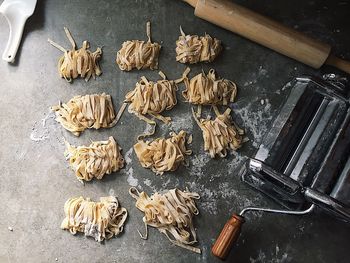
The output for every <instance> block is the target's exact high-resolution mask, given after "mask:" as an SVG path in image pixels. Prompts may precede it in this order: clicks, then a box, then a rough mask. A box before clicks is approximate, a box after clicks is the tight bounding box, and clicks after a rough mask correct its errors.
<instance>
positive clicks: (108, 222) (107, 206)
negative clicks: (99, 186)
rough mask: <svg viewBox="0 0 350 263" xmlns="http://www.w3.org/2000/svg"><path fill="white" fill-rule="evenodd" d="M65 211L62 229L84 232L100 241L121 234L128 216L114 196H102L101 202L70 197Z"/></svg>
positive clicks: (73, 232) (71, 231)
mask: <svg viewBox="0 0 350 263" xmlns="http://www.w3.org/2000/svg"><path fill="white" fill-rule="evenodd" d="M64 213H65V216H66V217H65V218H64V220H63V221H62V224H61V228H62V229H65V230H69V232H70V233H72V234H73V235H75V234H76V233H77V232H82V233H84V235H85V236H91V237H93V238H95V240H96V241H98V242H102V241H103V240H105V239H110V238H112V237H113V236H117V235H119V234H120V233H121V232H122V231H123V228H124V223H125V221H126V218H127V216H128V212H127V210H126V209H125V208H124V207H121V206H120V205H119V202H118V200H117V198H116V197H114V196H108V197H101V198H100V202H93V201H91V200H90V198H83V197H77V198H70V199H68V200H67V201H66V203H65V204H64Z"/></svg>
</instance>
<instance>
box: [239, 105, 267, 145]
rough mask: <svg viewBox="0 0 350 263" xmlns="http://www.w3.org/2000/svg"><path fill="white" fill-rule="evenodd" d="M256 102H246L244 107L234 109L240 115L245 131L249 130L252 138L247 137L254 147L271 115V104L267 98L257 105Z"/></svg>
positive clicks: (257, 143) (265, 128)
mask: <svg viewBox="0 0 350 263" xmlns="http://www.w3.org/2000/svg"><path fill="white" fill-rule="evenodd" d="M257 102H258V101H255V102H252V103H248V104H247V105H246V106H245V107H242V108H237V109H235V111H234V112H235V113H236V114H237V115H239V116H240V117H241V119H242V121H243V127H244V128H245V130H246V132H247V131H248V132H250V133H251V135H252V136H253V138H249V139H250V140H251V141H252V142H253V146H254V147H258V146H259V143H260V142H261V140H262V138H263V136H264V134H265V133H266V131H267V130H268V125H269V124H270V121H271V120H272V117H273V116H272V114H271V104H270V102H269V100H268V99H265V101H264V104H263V105H261V102H260V103H259V104H260V105H259V106H258V105H257ZM261 106H264V107H261ZM256 108H258V111H256Z"/></svg>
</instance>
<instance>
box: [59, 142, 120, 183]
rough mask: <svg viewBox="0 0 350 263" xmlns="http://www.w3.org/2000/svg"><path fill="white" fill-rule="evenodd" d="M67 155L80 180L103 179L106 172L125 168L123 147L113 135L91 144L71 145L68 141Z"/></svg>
mask: <svg viewBox="0 0 350 263" xmlns="http://www.w3.org/2000/svg"><path fill="white" fill-rule="evenodd" d="M66 146H67V149H66V151H65V156H66V158H67V159H68V160H69V165H70V167H71V168H72V170H73V171H74V172H75V175H76V177H77V178H78V179H79V180H84V181H90V180H92V179H93V178H96V179H102V177H103V176H104V175H105V174H110V173H112V172H116V171H118V170H120V169H121V168H123V166H124V158H123V156H122V154H121V148H120V147H119V145H118V144H117V143H116V141H115V140H114V138H113V137H109V139H108V140H107V141H97V142H92V143H91V144H90V145H89V146H78V147H74V146H71V145H70V144H69V143H68V142H66Z"/></svg>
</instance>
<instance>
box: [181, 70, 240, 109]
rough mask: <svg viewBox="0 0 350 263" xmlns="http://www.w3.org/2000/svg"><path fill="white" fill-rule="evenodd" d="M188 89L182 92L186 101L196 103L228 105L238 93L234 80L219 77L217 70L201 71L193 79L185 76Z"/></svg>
mask: <svg viewBox="0 0 350 263" xmlns="http://www.w3.org/2000/svg"><path fill="white" fill-rule="evenodd" d="M184 83H185V86H186V89H185V90H184V91H183V92H182V95H183V97H184V98H185V99H186V101H188V102H190V103H192V104H195V105H228V104H229V103H230V102H233V101H234V100H235V98H236V95H237V86H236V84H235V83H234V82H233V81H230V80H227V79H217V77H216V74H215V70H214V69H211V70H209V72H208V74H207V75H205V73H200V74H198V75H196V76H195V77H193V78H192V79H190V80H189V79H188V78H187V77H185V78H184Z"/></svg>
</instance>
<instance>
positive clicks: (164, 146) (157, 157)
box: [134, 131, 192, 175]
mask: <svg viewBox="0 0 350 263" xmlns="http://www.w3.org/2000/svg"><path fill="white" fill-rule="evenodd" d="M186 135H187V134H186V132H185V131H180V132H179V133H178V134H176V133H175V132H172V133H170V137H169V138H157V139H155V140H153V141H144V140H139V141H138V142H137V143H136V144H135V145H134V150H135V153H136V156H137V158H138V159H139V161H140V163H141V165H142V167H144V168H149V169H151V170H152V171H153V172H155V173H156V174H157V175H162V174H163V173H164V172H169V171H175V170H176V169H177V168H178V167H179V166H180V165H181V164H184V163H185V156H186V155H190V154H191V153H192V151H191V150H189V149H187V148H186V144H188V143H190V142H191V139H190V137H189V139H187V138H186Z"/></svg>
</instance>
